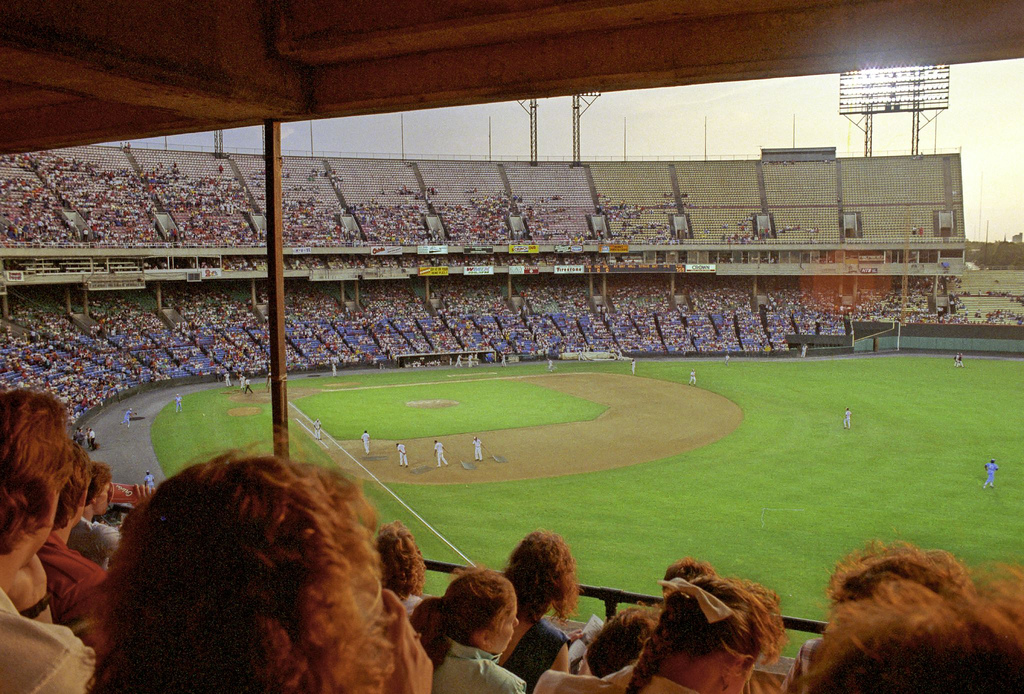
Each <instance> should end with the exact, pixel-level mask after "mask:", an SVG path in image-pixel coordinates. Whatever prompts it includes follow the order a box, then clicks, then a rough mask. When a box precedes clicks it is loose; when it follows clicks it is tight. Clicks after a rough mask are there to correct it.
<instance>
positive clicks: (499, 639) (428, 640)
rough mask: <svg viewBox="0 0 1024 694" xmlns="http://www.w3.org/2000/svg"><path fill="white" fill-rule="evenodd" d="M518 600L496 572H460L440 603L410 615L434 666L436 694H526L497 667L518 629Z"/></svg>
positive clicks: (429, 600)
mask: <svg viewBox="0 0 1024 694" xmlns="http://www.w3.org/2000/svg"><path fill="white" fill-rule="evenodd" d="M517 623H518V620H517V619H516V594H515V590H514V589H513V588H512V584H511V583H509V582H508V579H506V578H505V577H504V576H502V575H501V574H500V573H498V572H497V571H492V570H490V569H483V568H477V567H473V568H469V569H464V570H463V571H460V572H459V573H458V574H457V575H456V577H455V580H453V581H452V582H451V583H450V584H449V585H448V590H446V591H445V593H444V596H443V597H440V598H426V599H425V600H424V601H423V602H421V603H420V604H419V606H418V607H417V608H416V610H415V611H414V612H413V613H412V625H413V627H415V628H416V630H417V631H418V632H420V636H421V638H422V639H423V647H424V648H425V649H426V651H427V655H429V656H430V660H431V661H432V662H433V663H434V690H433V694H523V692H524V691H525V687H526V684H525V683H524V682H523V680H521V679H520V678H519V677H516V676H515V675H513V674H512V673H511V672H509V671H508V670H506V669H505V668H503V667H501V666H500V665H498V656H499V655H501V652H502V651H504V650H505V649H506V648H507V647H508V642H509V640H510V639H511V638H512V630H513V629H515V627H516V624H517Z"/></svg>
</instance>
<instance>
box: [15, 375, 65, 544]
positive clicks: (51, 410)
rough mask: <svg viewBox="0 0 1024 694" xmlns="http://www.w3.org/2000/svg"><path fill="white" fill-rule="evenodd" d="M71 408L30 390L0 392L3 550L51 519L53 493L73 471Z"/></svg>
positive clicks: (47, 395)
mask: <svg viewBox="0 0 1024 694" xmlns="http://www.w3.org/2000/svg"><path fill="white" fill-rule="evenodd" d="M72 447H73V444H72V442H71V439H70V438H69V437H68V435H67V411H66V410H65V409H64V405H62V404H61V403H60V401H59V400H57V398H55V397H53V396H52V395H50V394H48V393H40V392H35V391H30V390H9V391H6V392H4V393H0V554H10V552H11V551H12V550H13V549H14V547H15V546H17V544H18V543H19V542H20V541H21V539H22V537H24V536H25V535H28V534H31V533H34V532H36V531H37V530H39V529H40V528H42V527H43V526H45V525H47V524H50V523H51V518H52V514H53V513H54V504H53V503H52V498H53V497H54V495H55V494H57V493H58V492H60V490H61V489H62V488H63V487H64V483H65V482H67V481H68V478H69V477H70V475H71V449H72Z"/></svg>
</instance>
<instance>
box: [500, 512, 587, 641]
mask: <svg viewBox="0 0 1024 694" xmlns="http://www.w3.org/2000/svg"><path fill="white" fill-rule="evenodd" d="M505 577H506V578H508V580H509V581H511V582H512V585H513V586H515V589H516V599H518V600H519V619H520V621H524V622H537V621H538V620H540V618H541V617H543V616H544V615H545V614H547V612H548V610H554V612H555V614H556V615H557V616H558V617H560V618H561V619H565V618H567V617H569V615H571V614H572V613H573V612H574V611H575V610H576V603H577V600H578V598H579V594H580V585H579V582H578V581H577V580H576V560H575V559H574V558H573V556H572V552H571V551H570V550H569V545H567V544H566V543H565V540H564V539H562V536H561V535H559V534H557V533H553V532H549V531H547V530H537V531H536V532H532V533H530V534H529V535H527V536H526V537H524V538H523V539H522V540H521V541H520V542H519V544H518V545H516V548H515V549H514V550H512V554H511V555H510V556H509V558H508V565H507V566H506V567H505Z"/></svg>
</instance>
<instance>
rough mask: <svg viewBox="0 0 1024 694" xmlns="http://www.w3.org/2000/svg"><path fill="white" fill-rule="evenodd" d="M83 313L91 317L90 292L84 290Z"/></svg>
mask: <svg viewBox="0 0 1024 694" xmlns="http://www.w3.org/2000/svg"><path fill="white" fill-rule="evenodd" d="M82 313H84V314H85V315H87V316H88V315H89V290H88V289H86V288H84V287H83V288H82Z"/></svg>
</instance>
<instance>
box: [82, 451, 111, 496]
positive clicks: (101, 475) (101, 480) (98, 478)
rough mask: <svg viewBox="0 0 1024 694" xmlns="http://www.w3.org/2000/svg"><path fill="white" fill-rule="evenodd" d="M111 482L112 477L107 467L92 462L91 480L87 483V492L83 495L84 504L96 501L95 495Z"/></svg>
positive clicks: (103, 464)
mask: <svg viewBox="0 0 1024 694" xmlns="http://www.w3.org/2000/svg"><path fill="white" fill-rule="evenodd" d="M113 481H114V475H113V473H112V472H111V471H110V466H109V465H107V464H106V463H100V462H97V461H95V460H94V461H92V480H91V481H90V482H89V491H88V492H87V493H86V495H85V503H87V504H91V503H92V502H94V501H96V497H97V495H99V493H100V492H102V491H103V490H104V489H106V488H107V485H108V484H110V483H111V482H113Z"/></svg>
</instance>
